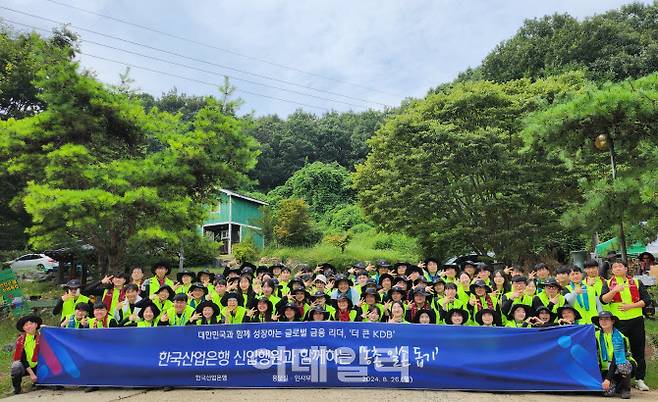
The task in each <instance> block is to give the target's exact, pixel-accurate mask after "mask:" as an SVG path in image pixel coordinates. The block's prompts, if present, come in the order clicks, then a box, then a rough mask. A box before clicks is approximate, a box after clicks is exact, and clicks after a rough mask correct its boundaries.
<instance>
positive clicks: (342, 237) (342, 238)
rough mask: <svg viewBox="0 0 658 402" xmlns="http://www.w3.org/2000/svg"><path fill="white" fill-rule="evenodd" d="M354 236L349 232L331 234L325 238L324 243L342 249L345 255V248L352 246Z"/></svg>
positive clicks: (341, 251)
mask: <svg viewBox="0 0 658 402" xmlns="http://www.w3.org/2000/svg"><path fill="white" fill-rule="evenodd" d="M351 240H352V234H351V233H349V232H344V233H337V234H330V235H327V236H325V238H324V241H326V242H327V243H329V244H331V245H332V246H334V247H338V248H339V249H340V253H341V254H343V253H345V248H346V247H347V246H348V245H349V244H350V241H351Z"/></svg>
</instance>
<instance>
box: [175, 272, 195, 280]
mask: <svg viewBox="0 0 658 402" xmlns="http://www.w3.org/2000/svg"><path fill="white" fill-rule="evenodd" d="M185 275H187V276H190V277H192V282H194V281H195V280H196V278H197V276H196V274H195V273H194V272H192V271H189V270H187V269H184V270H182V271H179V272H178V273H176V280H177V281H178V282H180V283H183V277H184V276H185Z"/></svg>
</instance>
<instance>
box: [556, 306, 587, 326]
mask: <svg viewBox="0 0 658 402" xmlns="http://www.w3.org/2000/svg"><path fill="white" fill-rule="evenodd" d="M557 317H558V319H557V325H578V324H587V323H588V322H587V321H584V320H583V317H582V316H581V315H580V313H579V312H578V310H576V309H575V308H574V307H572V306H570V305H568V304H565V305H564V306H562V307H559V308H558V309H557ZM590 320H591V318H590ZM590 322H591V321H590Z"/></svg>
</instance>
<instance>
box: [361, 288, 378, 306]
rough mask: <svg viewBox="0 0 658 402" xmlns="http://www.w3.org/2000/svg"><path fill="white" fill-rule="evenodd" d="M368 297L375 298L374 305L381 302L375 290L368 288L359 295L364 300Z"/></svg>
mask: <svg viewBox="0 0 658 402" xmlns="http://www.w3.org/2000/svg"><path fill="white" fill-rule="evenodd" d="M368 295H373V296H375V303H380V302H381V300H382V297H381V295H380V294H379V292H378V291H377V289H373V288H368V289H366V290H365V291H364V292H363V294H362V295H361V297H362V298H363V299H364V300H365V298H366V296H368Z"/></svg>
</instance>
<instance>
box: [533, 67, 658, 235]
mask: <svg viewBox="0 0 658 402" xmlns="http://www.w3.org/2000/svg"><path fill="white" fill-rule="evenodd" d="M657 101H658V74H651V75H649V76H646V77H643V78H640V79H637V80H634V81H625V82H622V83H618V84H605V85H602V86H601V87H600V88H597V87H592V88H590V90H588V91H587V92H585V93H583V94H581V95H579V96H577V97H575V98H573V99H572V100H570V101H568V102H564V103H561V104H558V105H555V106H553V107H551V108H549V109H547V110H545V111H542V112H539V113H537V114H535V115H534V116H533V117H532V118H531V119H530V120H529V121H528V125H527V128H526V130H525V133H524V134H525V139H526V141H527V143H528V144H530V145H531V146H534V147H542V148H546V149H550V150H552V151H553V152H555V153H559V155H561V156H562V158H563V159H564V160H566V161H567V162H568V163H569V164H570V165H572V166H573V167H574V169H577V170H578V171H579V172H581V175H582V178H581V180H580V181H579V188H578V190H579V192H580V193H581V194H582V198H583V202H582V203H578V204H574V205H573V206H571V207H570V208H569V209H568V210H567V211H566V212H565V214H564V217H563V221H564V223H565V225H568V226H571V227H575V228H587V229H589V230H591V231H598V232H606V231H609V230H612V229H613V228H614V229H615V230H614V231H615V232H616V233H619V231H618V227H617V224H618V223H619V222H620V219H621V218H623V221H624V222H626V223H627V224H629V225H630V229H631V230H630V231H631V234H632V237H633V238H634V240H642V241H651V240H654V239H655V235H656V233H657V232H658V217H657V216H656V214H655V209H656V206H658V192H656V188H658V186H656V184H657V182H656V173H658V170H657V167H656V160H658V159H656V156H657V155H658V110H657V109H656V102H657ZM600 135H603V136H605V137H606V139H607V145H608V147H607V148H604V149H603V151H604V152H599V151H597V149H596V148H595V147H594V144H595V140H596V138H597V137H598V136H600ZM610 147H612V149H613V151H614V155H615V162H616V171H617V178H616V180H613V178H612V175H611V166H610V162H611V160H610V153H609V148H610Z"/></svg>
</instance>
